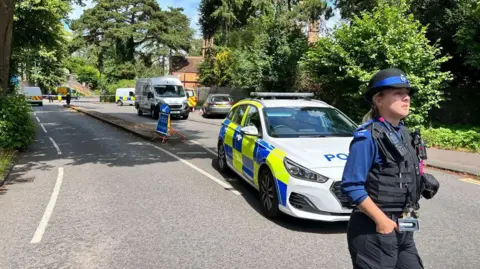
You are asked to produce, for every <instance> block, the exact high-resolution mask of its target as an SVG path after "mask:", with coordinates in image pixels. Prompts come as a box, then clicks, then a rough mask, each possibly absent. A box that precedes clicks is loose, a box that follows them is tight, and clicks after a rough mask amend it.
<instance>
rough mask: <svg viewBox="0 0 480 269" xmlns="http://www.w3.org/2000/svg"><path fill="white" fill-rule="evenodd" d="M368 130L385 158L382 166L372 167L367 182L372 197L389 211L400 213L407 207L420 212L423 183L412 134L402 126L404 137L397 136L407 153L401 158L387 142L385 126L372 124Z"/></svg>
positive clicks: (402, 135) (376, 123)
mask: <svg viewBox="0 0 480 269" xmlns="http://www.w3.org/2000/svg"><path fill="white" fill-rule="evenodd" d="M366 129H368V130H369V131H370V133H371V134H372V138H373V139H374V141H375V143H376V145H377V147H378V150H379V153H380V152H381V153H382V154H381V155H383V156H382V158H381V159H382V161H383V163H382V164H374V165H373V166H372V168H371V169H370V171H369V173H368V176H367V180H366V182H365V189H366V191H367V193H368V194H369V196H370V198H371V199H372V200H373V201H374V202H375V204H376V205H377V206H378V207H379V208H380V209H381V210H383V211H386V212H401V211H403V210H404V209H405V208H407V207H411V208H413V209H416V210H417V209H418V208H419V205H418V201H419V200H420V184H421V183H420V180H421V177H420V161H419V159H418V156H417V154H416V151H415V148H414V147H413V145H412V139H411V137H410V132H409V131H408V129H407V128H404V127H402V132H401V135H400V134H398V137H399V139H403V142H404V146H405V147H406V148H407V153H406V154H405V155H404V156H403V157H398V155H395V154H393V151H395V150H396V149H395V148H394V147H393V145H392V144H391V143H390V142H389V141H388V139H387V131H388V129H387V128H386V127H385V125H383V123H380V122H372V123H371V124H370V125H368V126H367V127H366Z"/></svg>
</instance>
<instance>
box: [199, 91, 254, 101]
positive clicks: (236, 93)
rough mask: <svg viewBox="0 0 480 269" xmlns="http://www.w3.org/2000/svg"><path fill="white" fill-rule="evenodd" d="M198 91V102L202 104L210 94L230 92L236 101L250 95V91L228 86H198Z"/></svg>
mask: <svg viewBox="0 0 480 269" xmlns="http://www.w3.org/2000/svg"><path fill="white" fill-rule="evenodd" d="M195 89H196V90H197V93H198V103H199V104H202V103H203V102H205V100H207V97H208V95H209V94H214V93H225V94H229V95H230V96H231V97H232V99H233V100H234V101H235V102H238V101H240V100H242V99H245V98H249V97H250V91H248V90H243V89H235V88H228V87H198V88H195Z"/></svg>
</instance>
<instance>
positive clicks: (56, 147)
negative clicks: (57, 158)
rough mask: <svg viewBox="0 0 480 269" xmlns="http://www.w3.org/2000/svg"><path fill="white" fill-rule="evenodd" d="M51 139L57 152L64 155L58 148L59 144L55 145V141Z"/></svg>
mask: <svg viewBox="0 0 480 269" xmlns="http://www.w3.org/2000/svg"><path fill="white" fill-rule="evenodd" d="M49 138H50V141H52V143H53V146H54V147H55V149H56V150H57V153H58V154H59V155H60V154H62V152H61V151H60V148H59V147H58V145H57V143H55V141H54V140H53V138H51V137H49Z"/></svg>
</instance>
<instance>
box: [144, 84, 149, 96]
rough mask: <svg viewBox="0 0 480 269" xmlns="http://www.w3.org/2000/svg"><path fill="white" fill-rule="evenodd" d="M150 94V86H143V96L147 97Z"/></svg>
mask: <svg viewBox="0 0 480 269" xmlns="http://www.w3.org/2000/svg"><path fill="white" fill-rule="evenodd" d="M149 92H150V86H149V85H145V86H143V95H147V94H148V93H149Z"/></svg>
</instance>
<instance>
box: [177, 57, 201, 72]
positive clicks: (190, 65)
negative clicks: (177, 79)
mask: <svg viewBox="0 0 480 269" xmlns="http://www.w3.org/2000/svg"><path fill="white" fill-rule="evenodd" d="M202 62H203V57H202V56H188V57H183V56H174V57H172V72H175V73H198V67H199V66H200V64H201V63H202Z"/></svg>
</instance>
